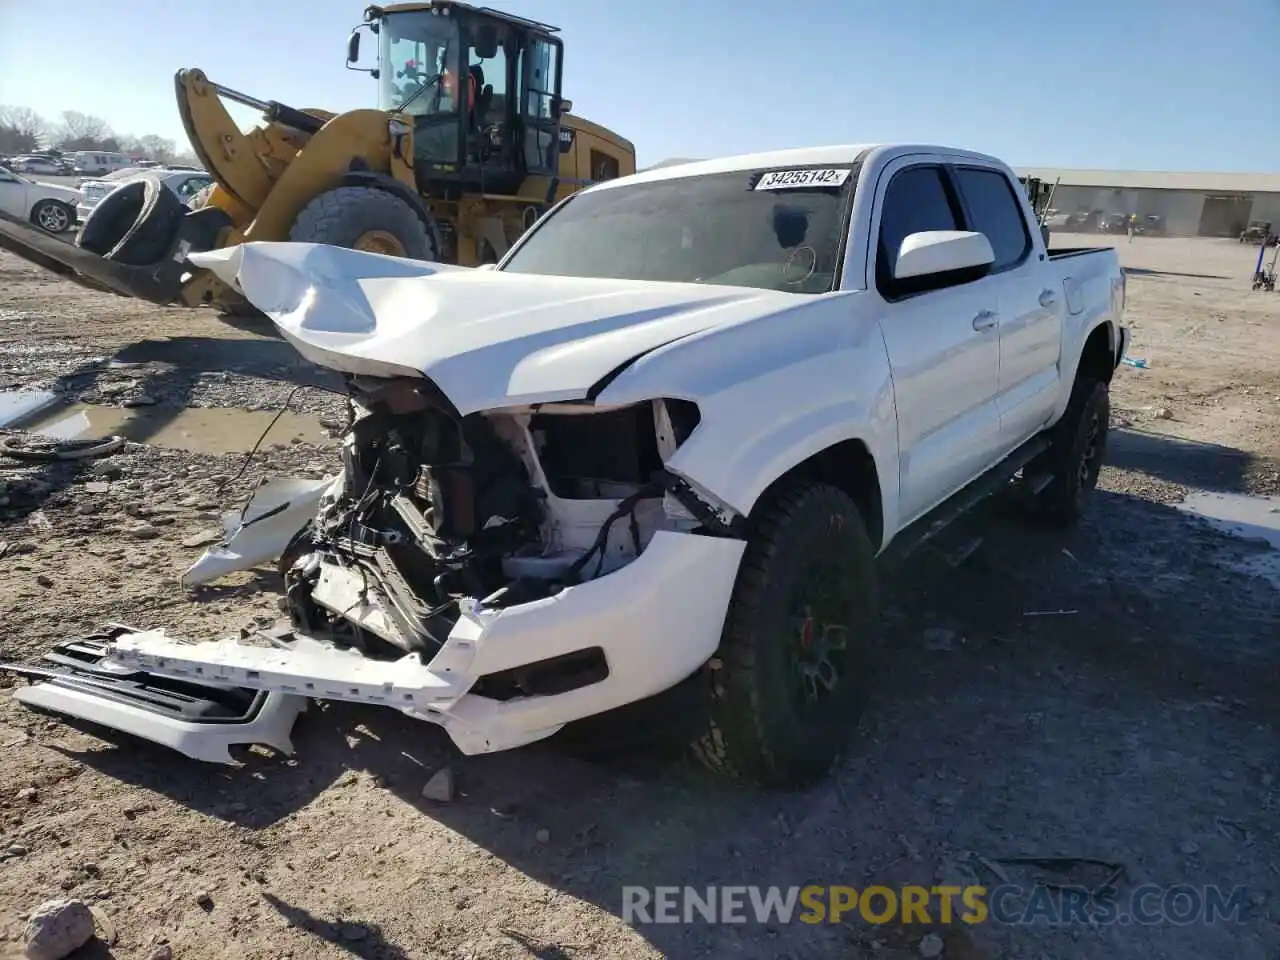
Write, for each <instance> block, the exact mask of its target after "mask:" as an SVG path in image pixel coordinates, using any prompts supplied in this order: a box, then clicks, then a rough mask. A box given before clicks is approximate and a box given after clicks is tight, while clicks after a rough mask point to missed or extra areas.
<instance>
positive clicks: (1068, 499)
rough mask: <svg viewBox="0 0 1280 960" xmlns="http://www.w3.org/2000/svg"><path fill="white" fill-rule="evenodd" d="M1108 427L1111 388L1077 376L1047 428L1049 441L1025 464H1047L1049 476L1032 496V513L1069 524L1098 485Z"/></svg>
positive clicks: (1057, 524)
mask: <svg viewBox="0 0 1280 960" xmlns="http://www.w3.org/2000/svg"><path fill="white" fill-rule="evenodd" d="M1110 428H1111V392H1110V388H1109V387H1108V386H1107V384H1106V382H1105V381H1103V380H1097V379H1094V378H1092V377H1080V378H1079V379H1077V380H1076V382H1075V385H1074V386H1073V387H1072V388H1071V399H1070V401H1068V403H1067V411H1066V413H1064V414H1063V415H1062V419H1061V420H1059V421H1058V423H1057V424H1056V425H1055V426H1054V427H1053V428H1052V432H1051V434H1050V438H1051V440H1052V446H1050V447H1049V449H1048V450H1047V451H1045V452H1044V453H1043V454H1041V455H1040V456H1039V457H1037V458H1036V461H1034V462H1033V464H1031V465H1029V466H1028V468H1027V469H1028V471H1029V472H1031V473H1035V472H1038V471H1040V470H1048V471H1050V472H1052V474H1053V480H1052V481H1050V483H1049V485H1048V486H1047V487H1045V488H1044V489H1043V490H1041V491H1040V493H1039V494H1038V495H1037V496H1036V499H1035V503H1034V506H1033V515H1034V518H1035V519H1036V520H1038V521H1041V522H1043V523H1046V524H1048V525H1050V526H1055V527H1063V528H1066V527H1071V526H1074V525H1075V524H1076V523H1077V522H1078V521H1079V519H1080V515H1081V514H1082V513H1083V512H1084V504H1085V500H1086V499H1087V498H1088V495H1089V494H1090V493H1091V492H1092V491H1093V489H1094V488H1095V487H1096V486H1097V485H1098V475H1099V474H1100V473H1101V471H1102V464H1103V461H1104V460H1105V459H1106V454H1107V436H1108V434H1109V432H1110Z"/></svg>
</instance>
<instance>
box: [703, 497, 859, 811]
mask: <svg viewBox="0 0 1280 960" xmlns="http://www.w3.org/2000/svg"><path fill="white" fill-rule="evenodd" d="M876 610H877V585H876V573H875V549H874V547H873V546H872V544H871V539H870V537H869V536H868V534H867V528H866V524H865V522H864V520H863V517H862V514H861V512H860V511H859V510H858V507H857V505H856V504H855V503H854V502H853V500H852V499H851V498H850V497H849V496H848V495H847V494H845V493H844V492H843V491H841V490H838V489H836V488H835V487H832V486H828V485H826V484H818V483H810V482H797V483H795V484H792V485H790V486H788V487H786V488H785V489H783V490H780V491H779V492H778V493H776V494H773V495H771V497H770V499H769V500H768V501H767V502H766V503H765V504H764V505H763V506H762V508H761V509H760V510H759V513H758V516H757V517H756V518H755V519H753V522H752V529H751V533H750V535H749V538H748V543H747V549H746V553H745V555H744V556H743V559H742V566H741V569H740V571H739V574H738V581H737V583H736V585H735V587H734V591H733V598H732V601H731V602H730V606H729V611H728V615H727V617H726V619H725V627H724V634H723V636H722V639H721V642H720V649H719V650H718V651H717V654H716V657H715V658H714V659H713V660H712V662H711V664H710V665H709V666H708V669H707V671H706V673H707V675H708V677H709V680H710V684H711V690H710V707H711V709H710V716H709V723H708V725H707V727H706V729H705V731H704V732H703V734H702V736H701V737H700V738H699V739H698V740H697V742H696V743H695V745H694V752H695V753H696V754H697V756H698V757H699V759H701V760H702V761H703V763H705V764H706V765H707V766H709V767H711V768H712V769H713V770H716V771H718V772H720V773H724V774H727V775H729V776H731V777H734V778H737V779H743V780H748V781H753V782H756V783H760V784H764V785H767V786H781V787H798V786H804V785H806V784H808V783H811V782H813V781H814V780H817V779H818V778H820V777H822V776H823V775H825V774H826V773H827V771H828V770H829V769H830V768H831V765H832V763H833V762H834V761H835V759H836V757H837V756H838V755H839V753H840V751H841V749H842V748H843V746H844V744H845V742H846V740H847V738H848V736H849V734H850V732H851V730H852V728H853V726H854V725H855V724H856V722H857V719H858V716H859V714H860V713H861V711H862V708H863V706H864V705H865V703H866V699H867V695H868V692H869V690H870V677H869V675H868V671H869V667H870V660H871V657H870V649H871V643H872V636H871V634H872V631H873V630H874V628H875V619H876Z"/></svg>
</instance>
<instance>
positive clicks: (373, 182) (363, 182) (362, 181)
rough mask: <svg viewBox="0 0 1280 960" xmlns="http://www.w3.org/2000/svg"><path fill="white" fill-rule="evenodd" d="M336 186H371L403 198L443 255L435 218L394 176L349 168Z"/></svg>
mask: <svg viewBox="0 0 1280 960" xmlns="http://www.w3.org/2000/svg"><path fill="white" fill-rule="evenodd" d="M338 186H340V187H372V188H373V189H374V190H382V191H384V192H386V193H389V194H391V195H392V196H394V197H398V198H399V199H401V200H403V201H404V202H405V203H407V204H408V205H409V209H410V210H412V211H413V212H414V213H416V214H417V215H418V219H419V220H421V221H422V224H423V226H425V227H426V228H427V232H428V233H429V234H430V235H431V242H432V243H433V244H435V248H436V252H437V253H438V254H439V255H440V256H442V257H443V256H444V244H443V242H442V240H441V237H440V226H439V224H437V223H436V218H435V217H433V216H432V215H431V211H430V210H429V209H428V208H427V205H426V204H425V203H423V202H422V197H420V196H419V195H418V194H416V193H414V192H413V191H412V190H410V189H409V188H408V187H406V186H405V185H404V184H403V183H401V182H400V181H399V180H397V179H396V178H395V177H393V176H391V175H390V174H387V173H381V172H379V171H377V170H349V171H347V172H346V173H344V174H343V175H342V179H341V180H340V181H339V182H338Z"/></svg>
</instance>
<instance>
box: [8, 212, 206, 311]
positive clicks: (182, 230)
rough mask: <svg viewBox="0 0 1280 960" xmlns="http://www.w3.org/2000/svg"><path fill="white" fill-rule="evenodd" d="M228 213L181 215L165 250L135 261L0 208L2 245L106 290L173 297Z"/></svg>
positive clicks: (163, 300) (158, 299) (157, 299)
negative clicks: (190, 257) (150, 259)
mask: <svg viewBox="0 0 1280 960" xmlns="http://www.w3.org/2000/svg"><path fill="white" fill-rule="evenodd" d="M229 222H230V218H228V217H227V215H226V214H225V213H224V212H223V211H221V210H218V209H217V208H205V209H202V210H196V211H192V212H191V213H188V214H187V215H186V216H184V217H183V218H182V225H181V226H180V227H179V229H178V231H177V233H176V234H175V236H174V238H173V241H172V243H170V244H169V249H168V251H167V252H166V254H165V255H164V256H163V257H161V258H160V259H159V260H157V261H156V262H154V263H150V264H146V265H144V266H131V265H129V264H124V263H119V262H117V261H115V260H109V259H107V258H106V257H101V256H98V255H97V254H96V253H90V252H89V251H88V250H84V249H82V248H80V247H78V246H76V245H74V244H71V243H67V242H66V241H64V240H59V239H58V238H57V237H54V236H50V235H49V234H47V233H45V232H44V231H42V230H40V229H39V228H38V227H36V226H34V225H33V224H29V223H26V222H25V221H22V220H18V219H16V218H14V217H11V216H9V215H8V214H5V213H0V249H3V250H7V251H8V252H10V253H12V254H15V255H16V256H19V257H21V258H22V259H24V260H26V261H28V262H30V263H34V264H35V265H36V266H39V267H43V268H44V269H46V270H48V271H50V272H52V273H56V274H57V275H58V276H60V277H65V278H66V279H68V280H70V281H72V282H73V283H78V284H80V285H81V286H83V287H88V288H89V289H91V290H103V291H106V292H109V293H116V294H119V295H120V296H122V297H135V298H137V299H139V300H146V301H148V302H150V303H157V304H161V305H164V304H170V303H173V302H174V301H175V300H176V299H177V298H178V295H179V293H180V292H181V290H182V288H183V286H184V284H185V283H186V280H187V278H188V276H189V275H190V274H191V273H192V272H193V270H194V268H193V267H191V266H190V265H189V264H188V263H187V254H188V253H191V252H192V251H195V250H208V249H210V248H211V247H213V245H214V244H215V242H216V240H217V237H218V233H219V232H220V231H221V230H222V229H223V228H225V227H226V226H227V225H228V224H229Z"/></svg>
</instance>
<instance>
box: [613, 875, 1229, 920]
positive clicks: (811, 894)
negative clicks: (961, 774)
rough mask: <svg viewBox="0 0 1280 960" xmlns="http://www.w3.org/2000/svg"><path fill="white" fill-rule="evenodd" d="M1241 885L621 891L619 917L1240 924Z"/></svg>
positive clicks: (724, 887)
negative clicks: (1122, 890) (1124, 888)
mask: <svg viewBox="0 0 1280 960" xmlns="http://www.w3.org/2000/svg"><path fill="white" fill-rule="evenodd" d="M1247 896H1248V891H1247V890H1246V888H1245V887H1234V888H1232V889H1230V890H1224V889H1222V888H1221V887H1217V886H1200V887H1197V886H1191V885H1190V884H1179V885H1174V886H1161V885H1158V884H1144V885H1142V886H1139V887H1135V888H1134V889H1133V890H1131V891H1128V892H1127V893H1126V894H1125V895H1124V896H1123V897H1122V896H1120V892H1119V890H1118V889H1117V888H1115V887H1098V888H1094V889H1090V888H1088V887H1083V886H1081V887H1072V886H1064V887H1048V886H1042V885H1037V886H1033V887H1029V888H1028V887H1020V886H1016V885H1013V884H1009V885H1002V886H998V887H981V886H968V887H960V886H941V885H940V886H934V887H923V886H905V887H901V888H897V889H894V888H892V887H886V886H870V887H865V888H862V889H858V888H857V887H847V886H831V887H826V886H817V885H810V886H805V887H798V886H797V887H758V886H723V887H716V886H709V887H675V886H671V887H623V888H622V919H623V921H624V922H626V923H630V924H632V925H640V924H651V923H686V924H689V923H751V922H755V923H761V924H764V923H781V924H786V923H794V922H797V921H798V922H800V923H810V924H817V923H842V922H848V921H852V920H862V921H864V922H866V923H872V924H884V923H890V922H894V923H900V924H911V923H921V924H932V923H938V922H941V923H944V924H948V923H954V922H957V921H959V922H960V923H967V924H978V923H989V922H994V923H1001V924H1015V925H1016V924H1031V923H1043V924H1052V925H1059V924H1073V923H1081V924H1087V925H1090V926H1098V925H1102V926H1106V925H1110V924H1131V923H1132V924H1141V925H1154V924H1160V923H1171V924H1175V925H1180V926H1186V925H1188V924H1193V923H1223V922H1230V923H1243V922H1244V912H1245V906H1246V902H1247Z"/></svg>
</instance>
